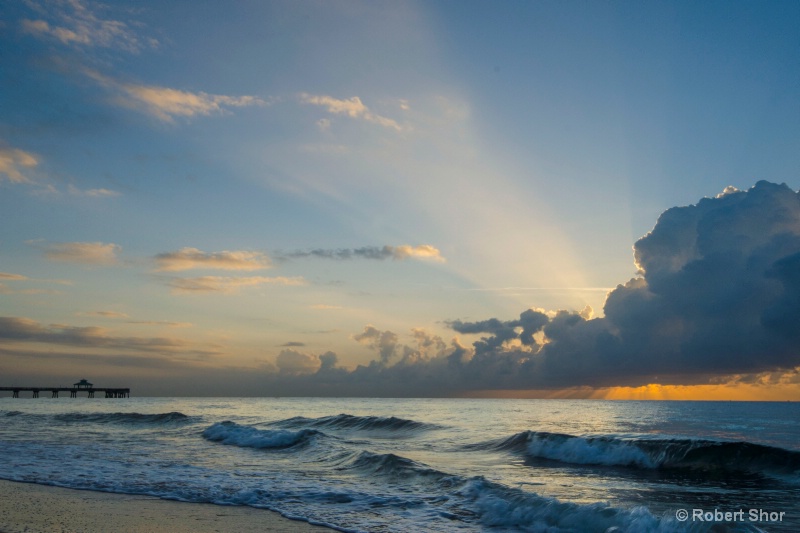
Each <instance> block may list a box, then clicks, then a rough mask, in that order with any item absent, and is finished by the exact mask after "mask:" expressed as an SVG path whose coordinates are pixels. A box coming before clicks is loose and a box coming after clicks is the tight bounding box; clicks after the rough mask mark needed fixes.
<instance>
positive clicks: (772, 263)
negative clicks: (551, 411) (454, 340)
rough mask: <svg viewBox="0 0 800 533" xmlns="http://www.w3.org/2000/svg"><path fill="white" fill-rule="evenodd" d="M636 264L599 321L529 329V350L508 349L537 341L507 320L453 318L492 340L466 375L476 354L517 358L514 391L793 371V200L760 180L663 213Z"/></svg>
mask: <svg viewBox="0 0 800 533" xmlns="http://www.w3.org/2000/svg"><path fill="white" fill-rule="evenodd" d="M634 258H635V261H636V264H637V266H638V267H639V269H640V276H639V277H637V278H634V279H631V280H629V281H628V282H627V283H625V284H622V285H619V286H618V287H617V288H616V289H614V290H613V291H611V293H609V295H608V298H607V300H606V303H605V307H604V311H605V317H603V318H598V319H594V320H586V319H585V318H584V317H582V316H580V315H578V314H576V313H568V312H561V313H559V314H557V315H556V316H554V317H553V318H549V319H547V320H546V321H544V322H542V321H541V320H540V321H539V322H537V321H532V322H531V323H530V325H529V327H528V333H530V332H531V331H534V332H535V331H538V329H537V328H541V331H542V334H543V335H544V338H545V339H546V341H545V342H544V344H543V345H542V346H539V347H536V349H535V350H534V351H535V353H530V354H527V355H526V354H524V353H522V352H521V351H520V350H518V349H516V348H514V347H507V346H509V345H508V342H509V340H513V339H515V338H519V340H520V342H521V343H522V345H525V344H526V343H527V344H529V345H533V344H532V343H530V342H529V338H528V339H524V338H522V337H523V335H522V334H520V335H519V336H517V335H512V334H511V332H509V328H510V327H516V326H517V323H516V322H515V321H512V322H500V321H498V320H496V319H494V320H485V321H482V322H475V323H468V324H464V323H460V322H454V323H453V324H452V327H453V329H455V330H456V331H461V332H465V333H466V332H477V331H482V332H486V333H489V334H490V335H489V336H488V337H485V338H483V339H481V340H480V341H478V342H476V343H475V344H474V347H475V357H474V358H473V359H472V360H471V361H470V362H469V363H467V364H465V365H462V366H463V369H462V370H468V369H469V367H470V366H472V365H474V364H475V360H476V359H478V358H479V356H482V358H483V359H486V360H492V361H498V360H499V361H503V360H505V361H508V360H509V359H510V358H512V356H514V355H515V354H516V360H514V361H512V362H511V364H512V365H514V366H515V367H516V371H515V373H514V377H513V379H512V381H515V384H514V386H518V385H525V386H530V387H542V386H577V385H595V386H604V385H641V384H644V383H649V382H662V383H664V382H675V383H684V382H687V381H695V380H698V379H703V378H707V377H708V376H712V375H724V374H736V373H754V372H765V371H773V370H780V369H791V368H794V367H795V366H797V365H800V197H798V194H797V193H795V192H793V191H792V190H791V189H789V188H788V187H787V186H785V185H775V184H772V183H767V182H763V181H762V182H759V183H758V184H756V186H755V187H753V188H752V189H750V190H749V191H746V192H744V191H731V190H728V191H726V194H723V195H720V196H719V197H716V198H705V199H703V200H701V201H700V202H699V203H697V204H696V205H692V206H687V207H676V208H673V209H670V210H668V211H666V212H665V213H663V214H662V215H661V217H660V218H659V220H658V223H657V224H656V226H655V227H654V228H653V230H652V231H651V232H650V233H649V234H647V235H646V236H644V237H642V238H641V239H640V240H639V241H637V242H636V244H635V246H634ZM520 325H521V324H520ZM518 330H519V328H517V330H516V331H518ZM534 342H535V341H534ZM504 346H506V347H507V348H504ZM495 385H500V383H495Z"/></svg>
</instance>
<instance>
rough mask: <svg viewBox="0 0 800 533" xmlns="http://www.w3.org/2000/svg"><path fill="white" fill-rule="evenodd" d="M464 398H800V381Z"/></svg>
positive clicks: (526, 392)
mask: <svg viewBox="0 0 800 533" xmlns="http://www.w3.org/2000/svg"><path fill="white" fill-rule="evenodd" d="M463 397H465V398H509V399H512V398H517V399H561V400H563V399H571V400H678V401H679V400H695V401H728V400H732V401H756V402H758V401H761V402H785V401H800V383H779V384H772V385H754V384H745V383H736V384H722V385H660V384H657V383H651V384H649V385H643V386H641V387H609V388H602V389H593V388H591V387H574V388H568V389H557V390H540V389H531V390H482V391H475V392H470V393H467V394H464V395H463Z"/></svg>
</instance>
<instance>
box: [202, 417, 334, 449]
mask: <svg viewBox="0 0 800 533" xmlns="http://www.w3.org/2000/svg"><path fill="white" fill-rule="evenodd" d="M324 435H325V434H324V433H322V432H320V431H316V430H313V429H301V430H299V431H289V430H285V429H259V428H255V427H253V426H243V425H240V424H237V423H235V422H230V421H225V422H218V423H216V424H214V425H212V426H210V427H208V428H206V429H205V430H204V431H203V437H204V438H205V439H207V440H210V441H212V442H219V443H221V444H228V445H231V446H239V447H240V448H257V449H270V448H272V449H276V448H291V447H293V446H302V445H306V444H308V443H310V442H311V441H312V440H313V439H315V438H317V437H320V436H324Z"/></svg>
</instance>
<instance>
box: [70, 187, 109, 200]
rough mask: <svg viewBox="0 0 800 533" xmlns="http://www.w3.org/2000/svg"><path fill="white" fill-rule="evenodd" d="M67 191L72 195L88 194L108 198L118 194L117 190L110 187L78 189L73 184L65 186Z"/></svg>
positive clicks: (93, 196)
mask: <svg viewBox="0 0 800 533" xmlns="http://www.w3.org/2000/svg"><path fill="white" fill-rule="evenodd" d="M67 190H68V191H69V193H70V194H71V195H73V196H90V197H92V198H110V197H114V196H119V195H120V193H119V192H117V191H112V190H111V189H85V190H82V189H78V188H77V187H75V186H73V185H69V186H68V187H67Z"/></svg>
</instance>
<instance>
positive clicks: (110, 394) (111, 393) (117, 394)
mask: <svg viewBox="0 0 800 533" xmlns="http://www.w3.org/2000/svg"><path fill="white" fill-rule="evenodd" d="M9 391H10V392H11V397H12V398H19V393H20V392H32V393H33V397H34V398H38V397H39V393H41V392H44V393H48V392H49V393H50V394H51V398H58V393H59V392H69V397H70V398H77V397H78V393H79V392H87V393H88V394H89V398H94V397H95V396H94V394H95V393H96V392H101V393H105V397H106V398H130V396H131V389H129V388H107V387H90V388H86V387H80V388H78V387H0V392H9Z"/></svg>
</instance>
